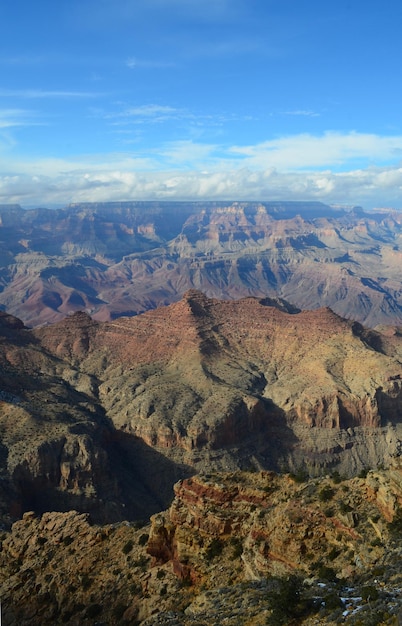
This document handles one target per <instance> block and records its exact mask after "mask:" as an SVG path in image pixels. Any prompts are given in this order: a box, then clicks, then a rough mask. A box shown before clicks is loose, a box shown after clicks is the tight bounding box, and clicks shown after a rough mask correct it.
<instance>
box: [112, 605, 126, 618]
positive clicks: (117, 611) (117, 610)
mask: <svg viewBox="0 0 402 626" xmlns="http://www.w3.org/2000/svg"><path fill="white" fill-rule="evenodd" d="M126 609H127V607H126V605H125V604H123V603H122V602H119V604H116V606H115V607H114V608H113V617H115V618H116V620H117V621H120V620H121V619H122V618H123V615H124V613H125V611H126Z"/></svg>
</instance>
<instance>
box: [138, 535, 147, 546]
mask: <svg viewBox="0 0 402 626" xmlns="http://www.w3.org/2000/svg"><path fill="white" fill-rule="evenodd" d="M148 539H149V535H147V534H146V533H143V534H142V535H140V537H139V539H138V545H140V546H145V545H146V543H147V541H148Z"/></svg>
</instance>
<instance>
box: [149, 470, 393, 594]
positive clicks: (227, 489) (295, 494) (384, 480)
mask: <svg viewBox="0 0 402 626" xmlns="http://www.w3.org/2000/svg"><path fill="white" fill-rule="evenodd" d="M401 487H402V470H401V466H400V464H398V465H396V466H394V468H393V469H392V470H389V471H388V472H383V473H381V472H377V473H376V472H370V473H369V474H368V476H367V477H366V478H355V479H353V480H349V481H344V480H342V479H339V477H338V475H336V476H335V478H333V479H331V478H329V477H327V478H321V479H318V480H315V481H308V482H305V481H304V480H303V479H301V480H298V478H297V476H278V475H275V474H273V473H272V472H257V473H254V474H252V475H250V474H244V473H243V474H240V473H235V474H226V475H222V474H221V475H215V476H214V475H211V476H209V477H203V476H197V477H194V478H191V479H187V480H183V481H181V482H180V483H178V484H177V485H175V499H174V501H173V503H172V505H171V507H170V509H169V510H168V511H166V512H165V513H163V514H161V513H159V514H158V515H155V516H153V517H152V519H151V522H152V523H151V531H150V536H149V541H148V548H147V550H148V554H150V555H151V556H152V557H153V563H154V564H155V565H156V564H163V563H166V562H168V561H169V562H171V563H172V567H173V569H174V571H175V572H176V574H177V575H179V576H181V577H183V576H188V577H190V578H191V580H193V581H195V582H197V583H198V584H202V582H204V584H205V578H206V577H207V570H208V564H210V563H211V561H212V560H213V559H214V558H215V557H218V555H221V554H223V553H225V554H226V558H229V560H230V554H231V553H232V558H233V553H234V554H236V558H241V565H242V568H243V572H244V575H245V576H246V577H249V578H252V579H256V580H257V579H259V578H261V577H262V576H266V575H270V576H275V575H279V576H283V575H289V574H290V573H292V572H300V570H302V571H303V573H304V575H310V576H311V575H314V574H315V573H316V572H317V568H319V564H320V562H321V563H323V562H324V563H326V564H327V566H329V565H330V566H331V568H332V570H333V572H334V574H335V573H336V574H337V575H338V576H339V577H347V578H350V577H351V576H353V575H355V574H357V573H358V572H359V569H361V568H362V567H363V565H362V564H363V563H364V567H370V565H372V564H374V563H378V562H379V559H380V558H381V555H382V556H384V554H385V553H384V551H383V546H385V545H386V544H387V542H388V541H390V540H392V537H393V535H392V532H393V531H392V524H391V525H390V524H388V522H393V521H395V520H396V519H400V511H401V509H400V507H401V504H402V498H401V496H402V492H401ZM373 528H374V530H375V532H376V536H377V537H378V538H379V539H380V541H378V542H374V544H376V545H377V546H378V548H379V549H378V550H377V549H373V545H374V544H373V543H372V536H373ZM351 554H353V559H352V560H351V558H350V555H351Z"/></svg>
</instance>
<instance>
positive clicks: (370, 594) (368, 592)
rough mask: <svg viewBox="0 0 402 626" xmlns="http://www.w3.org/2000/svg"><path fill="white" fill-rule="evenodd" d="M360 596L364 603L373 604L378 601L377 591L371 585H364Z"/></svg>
mask: <svg viewBox="0 0 402 626" xmlns="http://www.w3.org/2000/svg"><path fill="white" fill-rule="evenodd" d="M361 594H362V599H363V601H364V602H375V601H376V600H378V590H377V588H376V587H374V586H373V585H366V586H365V587H363V588H362V590H361Z"/></svg>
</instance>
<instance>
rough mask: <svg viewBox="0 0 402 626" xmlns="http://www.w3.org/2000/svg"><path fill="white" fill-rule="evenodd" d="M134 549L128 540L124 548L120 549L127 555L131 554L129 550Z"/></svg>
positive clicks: (131, 542) (130, 540)
mask: <svg viewBox="0 0 402 626" xmlns="http://www.w3.org/2000/svg"><path fill="white" fill-rule="evenodd" d="M133 547H134V543H133V541H132V539H129V540H128V541H127V542H126V543H125V544H124V546H123V547H122V549H121V551H122V552H123V554H129V553H130V552H131V550H132V549H133Z"/></svg>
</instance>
